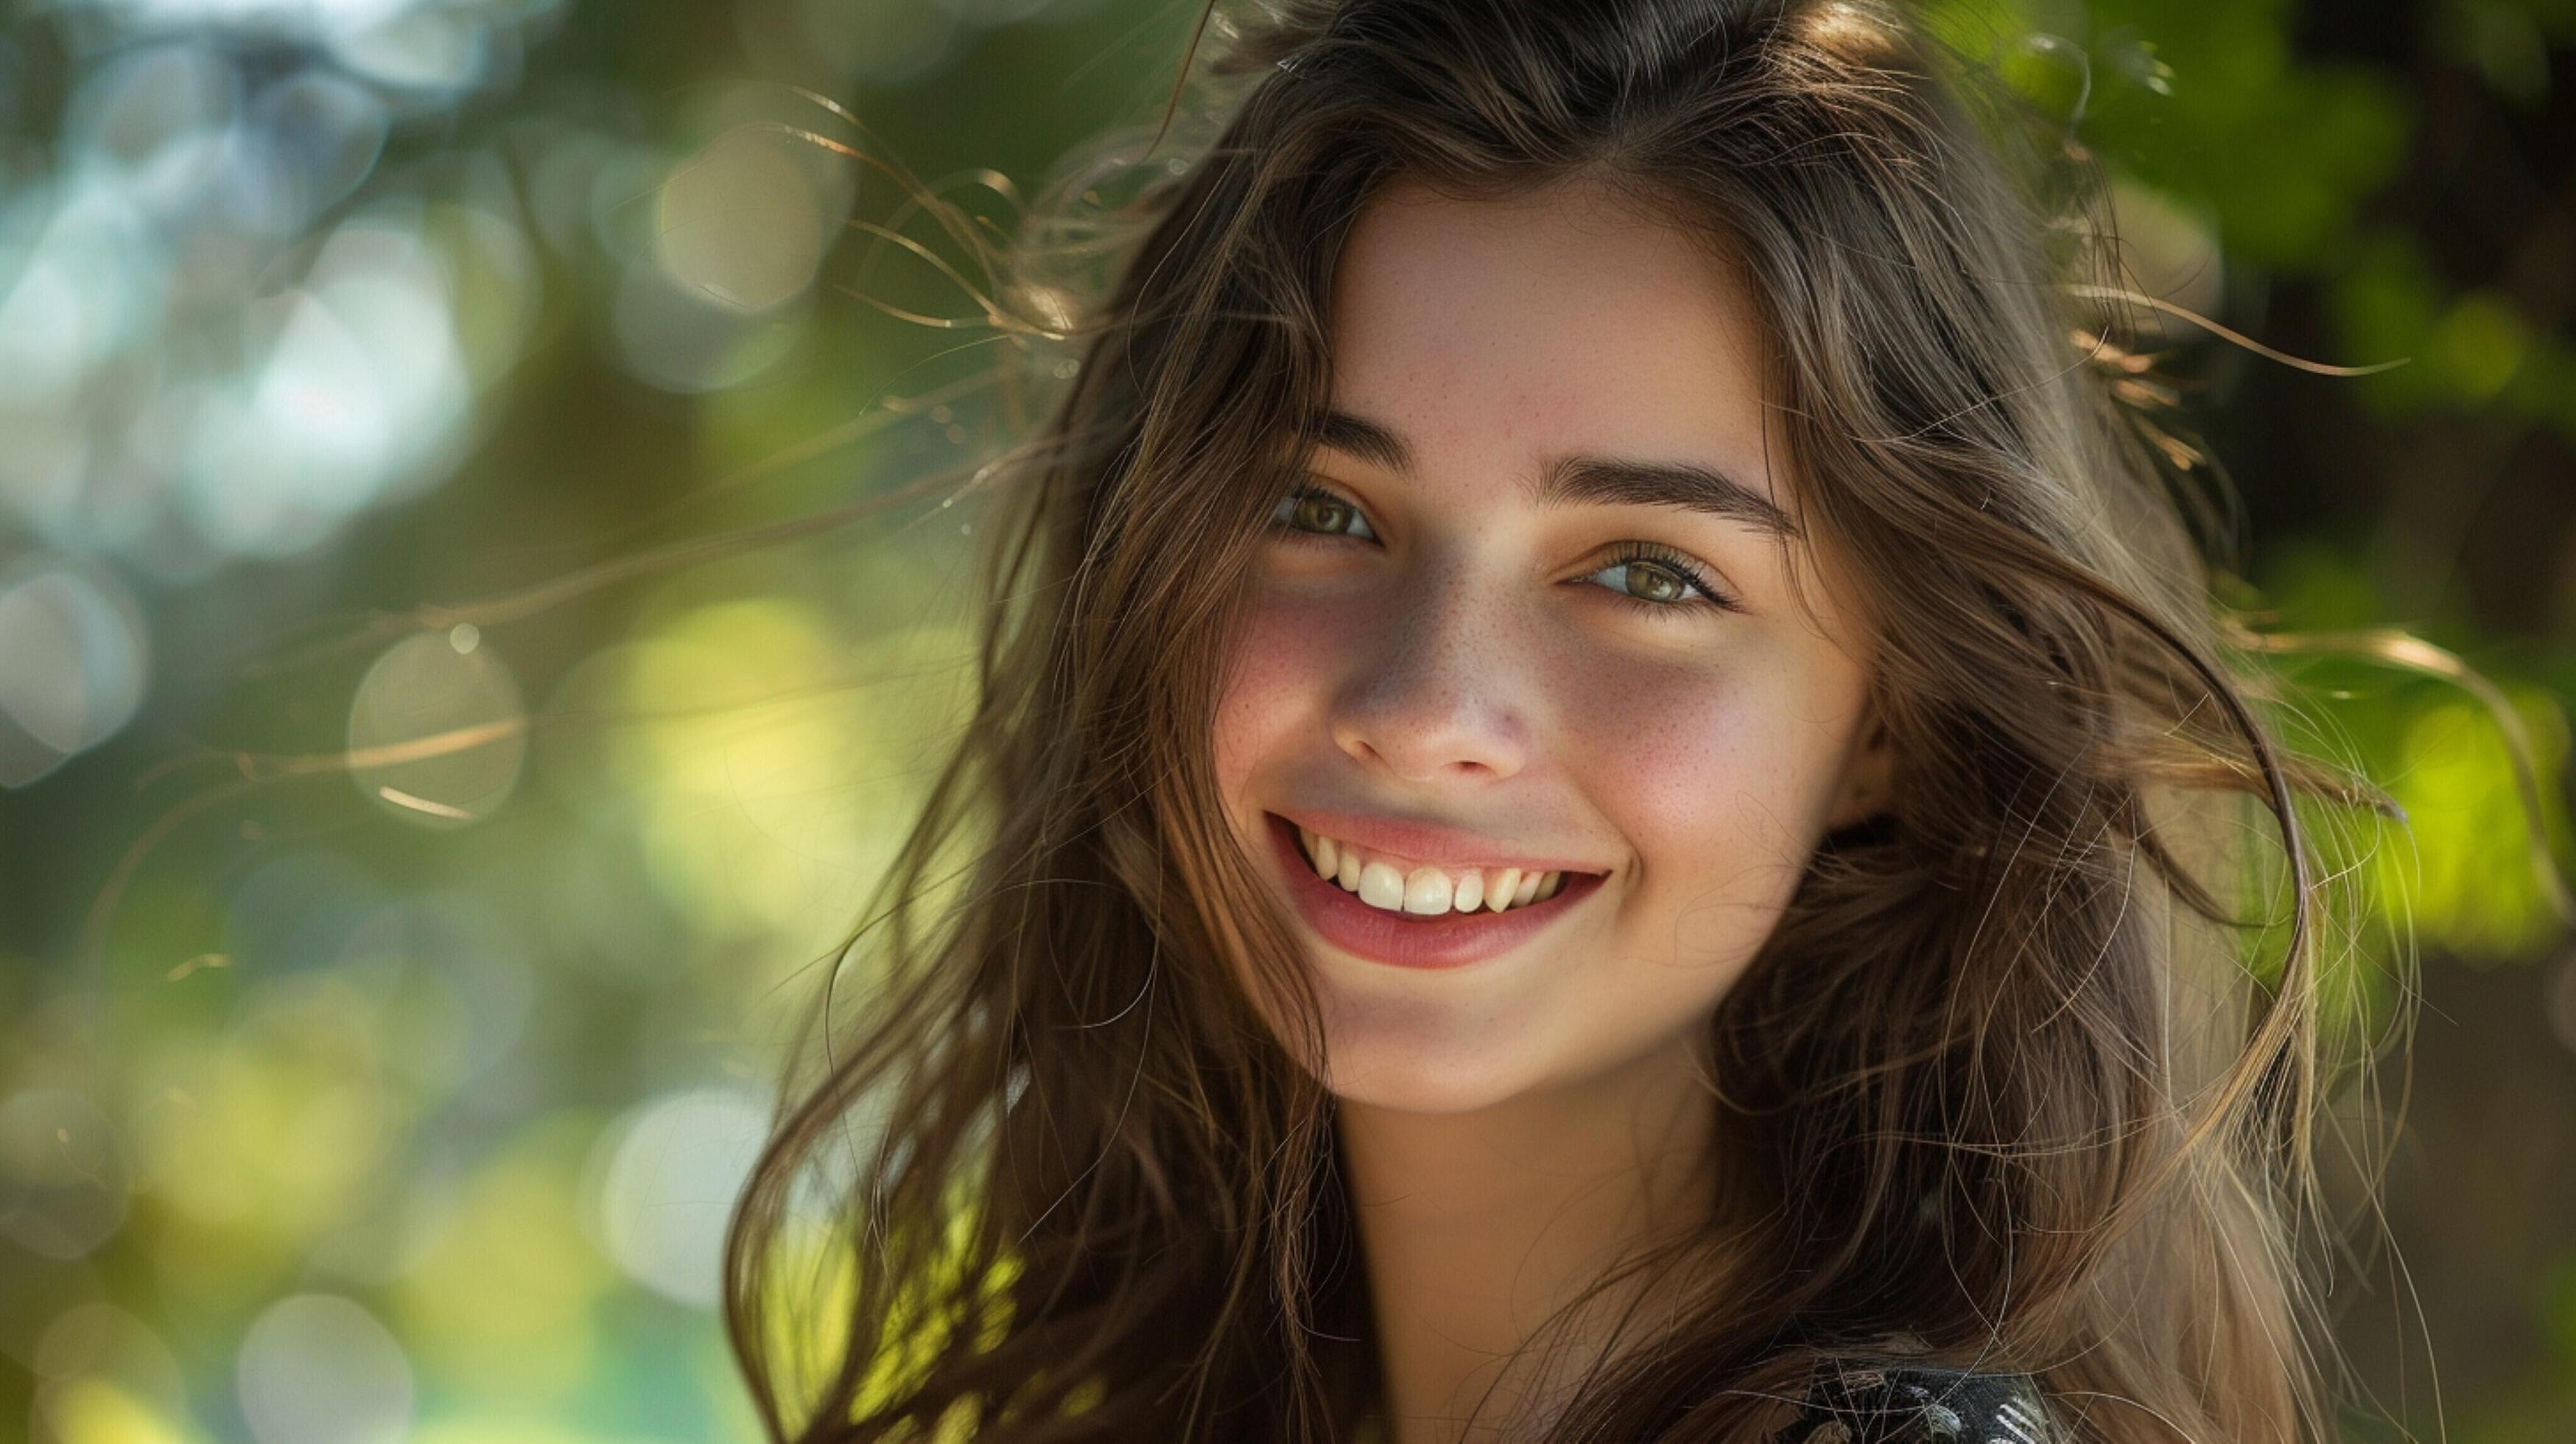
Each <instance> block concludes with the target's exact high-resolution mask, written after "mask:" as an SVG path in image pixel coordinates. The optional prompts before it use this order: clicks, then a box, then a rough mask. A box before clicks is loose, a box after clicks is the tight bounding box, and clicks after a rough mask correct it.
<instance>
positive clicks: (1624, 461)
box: [1314, 411, 1798, 537]
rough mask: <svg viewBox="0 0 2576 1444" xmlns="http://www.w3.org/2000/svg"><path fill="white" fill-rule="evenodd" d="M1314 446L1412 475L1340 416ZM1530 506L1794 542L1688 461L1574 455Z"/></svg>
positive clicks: (1793, 528)
mask: <svg viewBox="0 0 2576 1444" xmlns="http://www.w3.org/2000/svg"><path fill="white" fill-rule="evenodd" d="M1314 435H1315V440H1316V441H1317V442H1318V443H1320V444H1322V445H1325V446H1329V447H1331V448H1333V449H1334V450H1335V451H1339V452H1343V453H1346V454H1348V455H1351V456H1356V457H1358V458H1359V459H1361V460H1362V461H1367V462H1372V463H1374V464H1376V465H1378V466H1382V467H1385V468H1386V469H1387V470H1389V471H1394V472H1410V471H1412V470H1413V448H1412V447H1411V446H1409V445H1407V444H1406V442H1405V440H1404V438H1403V437H1401V436H1398V435H1397V434H1396V433H1395V431H1394V430H1393V428H1391V427H1388V426H1385V425H1383V424H1381V423H1379V422H1375V421H1371V420H1369V419H1368V418H1366V417H1364V416H1354V415H1352V414H1350V413H1349V412H1347V411H1326V412H1325V413H1324V417H1323V420H1322V421H1321V422H1320V423H1319V424H1318V425H1317V426H1316V428H1315V434H1314ZM1529 498H1530V501H1531V502H1532V504H1534V505H1537V506H1540V507H1559V506H1667V507H1677V508H1679V509H1681V510H1684V511H1695V512H1704V513H1707V514H1708V515H1711V516H1716V517H1722V518H1724V519H1726V520H1728V521H1735V522H1741V523H1744V524H1745V525H1747V526H1751V527H1753V528H1755V529H1756V530H1759V531H1763V532H1768V533H1770V534H1771V535H1773V536H1776V537H1794V536H1796V535H1798V524H1797V523H1796V522H1795V521H1793V520H1791V519H1790V517H1789V514H1788V513H1787V512H1785V511H1783V510H1781V509H1780V506H1779V503H1777V502H1774V501H1773V500H1771V498H1770V497H1769V496H1767V495H1765V494H1763V492H1762V491H1761V490H1759V489H1757V488H1755V487H1752V486H1749V485H1747V484H1745V483H1744V482H1742V481H1740V480H1738V479H1737V478H1735V477H1733V476H1730V475H1728V474H1727V473H1725V472H1723V471H1720V470H1717V469H1715V468H1713V467H1707V466H1701V465H1698V464H1696V463H1693V462H1687V461H1637V460H1632V459H1630V458H1627V457H1617V456H1596V455H1588V454H1587V455H1577V456H1567V457H1561V458H1559V459H1558V460H1557V461H1556V462H1555V464H1553V465H1551V466H1550V467H1549V468H1548V469H1547V471H1546V472H1545V473H1544V474H1542V475H1541V476H1540V477H1539V478H1538V479H1537V480H1536V481H1535V482H1534V483H1533V484H1532V485H1531V486H1530V488H1529Z"/></svg>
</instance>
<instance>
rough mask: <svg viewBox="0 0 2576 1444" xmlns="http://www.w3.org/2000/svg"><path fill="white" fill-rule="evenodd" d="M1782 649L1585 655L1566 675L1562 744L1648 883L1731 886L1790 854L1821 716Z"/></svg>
mask: <svg viewBox="0 0 2576 1444" xmlns="http://www.w3.org/2000/svg"><path fill="white" fill-rule="evenodd" d="M1795 676H1796V672H1795V669H1794V667H1791V666H1789V665H1788V664H1786V663H1784V662H1783V661H1781V660H1780V659H1777V658H1773V659H1770V660H1769V661H1768V662H1767V663H1766V662H1765V661H1764V660H1763V659H1761V658H1760V657H1759V656H1756V655H1737V656H1731V657H1725V658H1721V659H1719V660H1717V661H1714V662H1710V661H1695V662H1693V663H1692V664H1690V665H1687V666H1684V665H1669V664H1663V663H1651V664H1650V663H1642V662H1639V661H1637V660H1636V659H1634V658H1618V657H1615V656H1607V655H1604V656H1597V657H1596V658H1595V659H1594V660H1593V661H1591V662H1589V663H1587V664H1581V665H1578V666H1577V667H1575V668H1572V669H1570V670H1569V672H1568V673H1566V674H1565V680H1564V682H1563V683H1562V685H1564V686H1567V687H1568V688H1569V689H1572V691H1571V693H1570V695H1569V697H1568V699H1567V701H1566V703H1565V705H1564V706H1563V707H1562V708H1561V709H1560V710H1559V711H1558V714H1557V715H1558V716H1559V717H1561V718H1562V719H1564V727H1565V734H1564V755H1565V757H1566V758H1567V765H1568V766H1569V767H1570V768H1573V769H1575V770H1576V771H1577V773H1578V774H1579V777H1580V785H1581V786H1582V788H1583V790H1584V793H1585V794H1586V796H1588V797H1589V798H1591V799H1592V800H1593V804H1594V805H1595V806H1596V807H1597V808H1599V809H1600V810H1601V812H1602V813H1603V814H1604V815H1605V816H1606V817H1608V819H1609V820H1610V822H1611V824H1612V825H1613V826H1615V827H1616V828H1618V829H1619V831H1620V833H1621V834H1622V835H1623V836H1624V837H1626V838H1627V840H1628V842H1629V845H1630V846H1631V847H1633V848H1635V849H1636V852H1637V856H1638V859H1639V861H1640V863H1641V864H1642V867H1643V872H1644V881H1645V882H1646V883H1647V885H1649V886H1655V887H1660V886H1668V885H1669V886H1681V887H1684V888H1687V889H1689V890H1691V891H1693V892H1704V891H1706V890H1708V889H1710V888H1721V889H1726V890H1729V891H1734V890H1736V889H1738V888H1745V889H1749V890H1751V891H1753V892H1760V893H1767V892H1769V891H1770V890H1771V885H1769V884H1766V883H1763V882H1762V881H1760V877H1761V875H1763V874H1768V873H1774V872H1776V871H1777V870H1778V868H1779V866H1780V865H1781V864H1783V863H1790V862H1795V861H1797V860H1799V855H1800V854H1801V853H1802V852H1803V849H1804V847H1805V846H1806V839H1805V837H1804V836H1803V834H1804V833H1805V832H1806V831H1807V829H1808V827H1809V825H1810V819H1809V818H1808V816H1807V814H1808V813H1810V812H1811V811H1813V810H1814V803H1813V802H1812V800H1811V799H1812V795H1813V793H1814V791H1815V788H1814V786H1813V778H1812V774H1813V772H1814V771H1815V769H1816V768H1818V767H1823V766H1828V765H1830V762H1829V758H1830V757H1831V755H1832V752H1831V749H1830V746H1829V742H1828V739H1827V738H1826V737H1825V735H1824V732H1825V730H1826V729H1825V728H1824V727H1822V726H1821V725H1820V724H1818V723H1816V722H1814V721H1812V720H1808V719H1809V718H1810V717H1811V716H1812V714H1813V711H1814V709H1813V708H1812V706H1810V705H1808V699H1807V698H1806V697H1804V696H1803V695H1802V693H1801V689H1799V688H1798V687H1797V686H1795V685H1794V680H1793V679H1794V678H1795Z"/></svg>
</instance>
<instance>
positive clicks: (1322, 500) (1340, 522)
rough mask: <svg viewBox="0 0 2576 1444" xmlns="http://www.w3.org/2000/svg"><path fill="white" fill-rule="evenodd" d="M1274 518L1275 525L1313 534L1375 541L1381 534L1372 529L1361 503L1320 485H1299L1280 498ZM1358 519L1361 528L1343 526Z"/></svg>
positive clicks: (1273, 512)
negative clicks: (1349, 528) (1358, 504)
mask: <svg viewBox="0 0 2576 1444" xmlns="http://www.w3.org/2000/svg"><path fill="white" fill-rule="evenodd" d="M1270 520H1271V524H1272V525H1274V526H1277V527H1279V528H1280V529H1282V530H1284V531H1290V532H1299V533H1303V534H1306V535H1310V536H1347V537H1351V538H1352V539H1354V540H1357V541H1374V540H1376V538H1377V534H1376V533H1375V532H1373V531H1370V530H1369V529H1368V520H1367V519H1366V518H1365V517H1362V516H1361V515H1360V509H1359V508H1358V507H1356V506H1354V505H1352V504H1351V503H1350V502H1348V501H1346V500H1344V499H1343V498H1342V497H1340V496H1339V495H1337V494H1335V493H1333V492H1330V491H1327V490H1325V489H1324V488H1322V487H1319V486H1313V485H1306V486H1299V487H1297V488H1296V489H1294V490H1292V491H1290V492H1289V493H1288V494H1287V495H1286V496H1283V497H1281V498H1279V505H1278V506H1277V507H1275V508H1273V509H1272V511H1271V513H1270ZM1354 521H1356V522H1358V523H1359V525H1360V529H1359V530H1358V531H1356V532H1350V531H1345V530H1343V528H1344V527H1345V526H1347V525H1348V524H1349V523H1351V522H1354Z"/></svg>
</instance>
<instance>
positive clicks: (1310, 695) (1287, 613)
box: [1214, 598, 1350, 799]
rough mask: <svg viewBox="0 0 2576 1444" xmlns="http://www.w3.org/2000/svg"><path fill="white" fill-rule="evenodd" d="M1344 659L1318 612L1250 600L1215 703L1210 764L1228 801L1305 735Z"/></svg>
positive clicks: (1336, 636) (1343, 648)
mask: <svg viewBox="0 0 2576 1444" xmlns="http://www.w3.org/2000/svg"><path fill="white" fill-rule="evenodd" d="M1349 653H1350V649H1349V646H1348V644H1347V643H1345V642H1343V641H1342V640H1341V634H1340V632H1339V631H1338V630H1337V628H1336V627H1335V626H1334V625H1331V624H1329V623H1328V622H1327V621H1326V619H1325V617H1324V615H1323V609H1320V608H1316V607H1313V606H1300V605H1298V604H1296V603H1294V602H1292V601H1288V600H1285V599H1279V598H1273V599H1268V600H1256V601H1255V603H1254V604H1253V606H1252V607H1251V608H1250V610H1249V611H1248V612H1247V614H1246V616H1245V619H1244V624H1243V630H1242V632H1241V633H1240V634H1239V635H1238V636H1237V637H1236V639H1235V642H1234V646H1233V649H1232V652H1231V653H1230V655H1229V657H1228V659H1227V671H1226V683H1225V688H1224V691H1223V692H1222V694H1221V695H1220V697H1219V699H1218V703H1217V716H1216V737H1215V749H1214V750H1215V765H1216V770H1217V780H1218V784H1219V785H1220V786H1221V787H1222V788H1224V790H1225V795H1226V796H1227V797H1228V798H1230V799H1231V798H1235V797H1237V796H1238V795H1239V794H1240V792H1241V791H1242V789H1243V787H1244V786H1245V785H1246V784H1247V783H1249V782H1251V781H1253V780H1254V779H1255V778H1256V777H1257V774H1258V773H1259V771H1260V769H1261V768H1262V767H1263V766H1264V764H1265V763H1267V762H1270V761H1272V760H1276V759H1281V758H1283V757H1284V754H1285V753H1286V752H1287V750H1288V744H1289V742H1290V740H1291V739H1293V738H1297V737H1299V736H1301V735H1304V734H1308V733H1311V731H1312V729H1313V728H1314V727H1315V726H1316V722H1315V718H1316V715H1317V713H1318V710H1319V709H1320V708H1321V706H1322V704H1323V699H1324V697H1325V696H1326V695H1327V690H1328V688H1329V685H1330V681H1331V677H1332V668H1333V667H1334V665H1335V664H1336V663H1337V662H1342V663H1346V662H1347V661H1348V660H1349Z"/></svg>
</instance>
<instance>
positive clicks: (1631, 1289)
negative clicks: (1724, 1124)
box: [1337, 1045, 1716, 1444]
mask: <svg viewBox="0 0 2576 1444" xmlns="http://www.w3.org/2000/svg"><path fill="white" fill-rule="evenodd" d="M1337 1120H1338V1121H1337V1130H1338V1132H1339V1135H1340V1142H1341V1148H1342V1154H1343V1159H1344V1166H1345V1168H1346V1170H1347V1174H1348V1179H1349V1186H1350V1195H1351V1202H1352V1207H1353V1213H1354V1216H1355V1218H1356V1220H1357V1225H1358V1230H1359V1236H1360V1244H1361V1251H1362V1254H1363V1256H1364V1257H1365V1259H1366V1261H1367V1266H1368V1274H1369V1289H1370V1295H1371V1298H1372V1301H1373V1305H1374V1309H1375V1314H1376V1325H1377V1330H1378V1338H1379V1357H1380V1363H1381V1365H1382V1368H1383V1371H1384V1376H1385V1381H1386V1395H1385V1402H1386V1411H1387V1416H1388V1423H1389V1437H1390V1439H1391V1440H1392V1441H1393V1444H1454V1441H1460V1440H1464V1439H1467V1438H1468V1437H1470V1436H1469V1432H1468V1426H1467V1422H1466V1421H1467V1419H1468V1416H1469V1415H1470V1413H1471V1412H1473V1413H1475V1415H1476V1418H1477V1426H1476V1430H1475V1434H1474V1437H1476V1438H1479V1439H1501V1438H1506V1437H1522V1434H1521V1431H1523V1430H1531V1429H1543V1428H1544V1427H1545V1423H1546V1418H1547V1416H1548V1414H1549V1413H1550V1411H1551V1403H1550V1401H1551V1400H1552V1399H1554V1398H1556V1397H1557V1396H1558V1395H1559V1394H1560V1393H1561V1392H1562V1391H1563V1389H1564V1388H1565V1387H1566V1386H1567V1385H1568V1384H1569V1383H1571V1382H1573V1381H1574V1380H1575V1379H1576V1378H1577V1377H1579V1375H1580V1374H1581V1372H1582V1370H1583V1369H1584V1367H1585V1366H1586V1365H1588V1364H1589V1363H1591V1362H1592V1361H1594V1360H1595V1359H1597V1358H1598V1357H1600V1354H1601V1352H1602V1349H1603V1347H1604V1344H1605V1340H1604V1338H1603V1335H1602V1329H1601V1327H1600V1325H1601V1324H1602V1323H1603V1322H1606V1321H1610V1320H1616V1319H1617V1318H1618V1317H1619V1316H1620V1314H1621V1312H1622V1310H1623V1309H1624V1308H1625V1307H1627V1306H1628V1305H1629V1304H1631V1303H1644V1302H1646V1301H1647V1300H1646V1298H1645V1295H1646V1293H1647V1292H1648V1291H1655V1292H1660V1290H1656V1289H1655V1283H1654V1281H1652V1280H1648V1279H1641V1280H1638V1281H1636V1282H1634V1283H1631V1284H1626V1285H1623V1286H1621V1287H1619V1288H1616V1289H1614V1290H1612V1291H1610V1292H1609V1293H1607V1294H1605V1295H1604V1296H1603V1297H1602V1298H1601V1299H1600V1300H1597V1301H1595V1302H1594V1303H1592V1304H1588V1305H1586V1306H1585V1307H1584V1308H1583V1309H1582V1310H1581V1311H1580V1312H1579V1313H1578V1314H1577V1315H1576V1316H1575V1324H1574V1326H1572V1327H1568V1328H1565V1329H1564V1331H1563V1332H1561V1333H1559V1332H1554V1331H1552V1332H1551V1333H1550V1335H1549V1337H1548V1339H1547V1341H1546V1343H1545V1345H1544V1346H1543V1347H1542V1348H1541V1349H1539V1350H1533V1351H1532V1355H1531V1356H1530V1357H1528V1358H1524V1359H1520V1360H1513V1361H1509V1362H1506V1358H1505V1356H1507V1355H1509V1354H1511V1353H1512V1352H1513V1351H1514V1350H1515V1349H1518V1348H1520V1347H1521V1346H1522V1345H1523V1344H1524V1343H1526V1342H1528V1341H1529V1340H1530V1339H1531V1338H1532V1337H1533V1336H1534V1335H1535V1334H1536V1332H1537V1330H1538V1329H1539V1326H1540V1325H1541V1324H1542V1323H1543V1322H1545V1321H1546V1320H1547V1319H1548V1318H1549V1316H1550V1315H1551V1314H1553V1313H1554V1312H1555V1311H1556V1309H1557V1308H1558V1307H1559V1306H1560V1305H1563V1304H1565V1303H1567V1302H1569V1301H1571V1300H1573V1299H1575V1298H1576V1297H1577V1296H1579V1295H1580V1294H1581V1293H1582V1292H1583V1290H1584V1289H1585V1287H1586V1286H1587V1285H1589V1284H1590V1283H1591V1282H1592V1281H1593V1280H1595V1279H1596V1278H1597V1277H1598V1276H1599V1275H1600V1274H1601V1273H1602V1272H1603V1271H1604V1270H1605V1269H1606V1268H1607V1267H1608V1266H1609V1265H1611V1264H1612V1263H1614V1262H1616V1261H1617V1260H1618V1259H1620V1258H1621V1257H1623V1256H1626V1255H1628V1254H1630V1253H1632V1252H1633V1251H1635V1250H1637V1249H1640V1248H1642V1247H1644V1246H1647V1245H1649V1244H1651V1243H1654V1242H1657V1241H1660V1240H1667V1239H1670V1238H1673V1237H1675V1236H1676V1235H1680V1234H1687V1233H1691V1232H1694V1231H1705V1230H1706V1229H1707V1228H1708V1227H1709V1225H1710V1223H1711V1221H1712V1200H1713V1197H1714V1194H1713V1191H1712V1189H1713V1174H1712V1171H1711V1169H1712V1164H1713V1159H1712V1157H1711V1153H1712V1147H1713V1140H1714V1137H1715V1126H1716V1104H1715V1099H1714V1098H1713V1097H1712V1096H1711V1095H1710V1093H1709V1092H1708V1090H1707V1087H1706V1085H1705V1084H1704V1083H1702V1082H1701V1081H1700V1080H1699V1078H1698V1076H1697V1074H1696V1073H1695V1071H1694V1069H1693V1068H1692V1066H1691V1061H1690V1055H1689V1053H1688V1050H1687V1049H1686V1048H1685V1047H1682V1046H1680V1045H1676V1047H1675V1048H1673V1049H1672V1050H1670V1051H1668V1052H1665V1053H1659V1054H1657V1055H1654V1056H1653V1057H1651V1058H1649V1059H1647V1060H1644V1061H1641V1062H1639V1063H1638V1064H1636V1065H1633V1066H1631V1067H1629V1068H1627V1069H1624V1070H1622V1071H1620V1072H1618V1073H1615V1074H1611V1075H1606V1076H1604V1077H1602V1078H1599V1079H1595V1080H1592V1081H1589V1082H1587V1083H1584V1084H1582V1085H1580V1086H1577V1087H1572V1088H1566V1089H1559V1090H1555V1091H1551V1092H1547V1093H1540V1094H1530V1095H1524V1096H1522V1097H1517V1098H1513V1099H1511V1100H1509V1101H1507V1102H1504V1103H1499V1104H1496V1105H1494V1106H1492V1107H1490V1108H1485V1109H1481V1110H1478V1111H1476V1112H1473V1113H1456V1114H1424V1113H1403V1112H1396V1111H1392V1110H1387V1109H1381V1108H1375V1107H1371V1106H1368V1105H1365V1104H1358V1103H1353V1102H1350V1101H1348V1100H1345V1101H1343V1102H1342V1103H1341V1104H1340V1106H1339V1107H1338V1109H1337ZM1666 1282H1676V1281H1673V1280H1666ZM1652 1317H1653V1312H1652V1310H1651V1308H1647V1309H1641V1310H1640V1311H1639V1312H1638V1314H1637V1315H1636V1321H1637V1322H1640V1323H1642V1322H1645V1321H1649V1320H1651V1318H1652ZM1634 1337H1635V1336H1634V1335H1633V1334H1632V1335H1630V1339H1633V1338H1634ZM1489 1388H1490V1389H1491V1391H1492V1392H1491V1402H1490V1403H1489V1404H1488V1405H1487V1406H1486V1407H1485V1408H1483V1409H1482V1410H1478V1409H1477V1407H1476V1406H1477V1403H1478V1400H1479V1398H1480V1396H1483V1395H1485V1394H1486V1392H1487V1390H1488V1389H1489Z"/></svg>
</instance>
